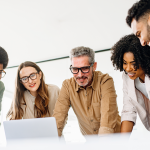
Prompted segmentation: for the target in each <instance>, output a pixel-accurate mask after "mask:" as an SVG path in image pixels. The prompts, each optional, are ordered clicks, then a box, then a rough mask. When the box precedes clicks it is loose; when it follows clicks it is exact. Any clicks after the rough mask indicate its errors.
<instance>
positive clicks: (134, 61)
mask: <svg viewBox="0 0 150 150" xmlns="http://www.w3.org/2000/svg"><path fill="white" fill-rule="evenodd" d="M123 61H125V60H124V59H123ZM125 62H126V61H125ZM134 62H135V60H134V61H131V62H130V63H134Z"/></svg>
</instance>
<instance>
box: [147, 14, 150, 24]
mask: <svg viewBox="0 0 150 150" xmlns="http://www.w3.org/2000/svg"><path fill="white" fill-rule="evenodd" d="M147 23H148V25H149V26H150V15H149V16H148V21H147Z"/></svg>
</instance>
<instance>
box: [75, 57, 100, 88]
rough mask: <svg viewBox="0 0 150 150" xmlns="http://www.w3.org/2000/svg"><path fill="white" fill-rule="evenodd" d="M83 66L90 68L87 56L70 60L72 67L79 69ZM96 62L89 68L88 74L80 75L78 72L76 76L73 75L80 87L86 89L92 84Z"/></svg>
mask: <svg viewBox="0 0 150 150" xmlns="http://www.w3.org/2000/svg"><path fill="white" fill-rule="evenodd" d="M84 66H90V64H89V57H88V56H80V57H74V58H72V67H77V68H81V67H84ZM96 67H97V62H95V63H94V64H93V66H91V67H90V71H89V72H88V73H82V72H81V70H79V72H78V74H73V76H74V79H75V80H76V82H77V83H78V84H79V85H80V86H83V87H84V88H86V87H87V86H89V85H90V84H91V83H92V79H93V72H94V71H95V70H96Z"/></svg>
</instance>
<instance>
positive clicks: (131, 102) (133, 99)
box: [0, 0, 150, 136]
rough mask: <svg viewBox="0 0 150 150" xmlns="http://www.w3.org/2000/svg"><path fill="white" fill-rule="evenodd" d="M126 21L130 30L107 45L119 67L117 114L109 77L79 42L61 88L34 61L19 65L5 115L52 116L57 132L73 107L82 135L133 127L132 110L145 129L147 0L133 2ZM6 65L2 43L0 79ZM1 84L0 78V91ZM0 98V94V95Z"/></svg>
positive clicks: (149, 119)
mask: <svg viewBox="0 0 150 150" xmlns="http://www.w3.org/2000/svg"><path fill="white" fill-rule="evenodd" d="M126 22H127V24H128V25H129V26H130V27H131V28H132V30H133V33H134V34H130V35H126V36H124V37H122V38H121V39H120V40H119V41H118V42H117V43H116V44H115V45H114V46H113V47H112V48H111V61H112V64H113V66H114V67H115V69H117V70H120V71H122V72H123V78H122V79H123V95H124V96H123V110H122V114H121V117H120V116H119V112H118V106H117V101H116V98H117V95H116V91H115V87H114V82H113V78H112V77H110V76H109V75H108V74H103V73H102V72H100V71H96V68H97V62H95V53H94V51H93V50H92V49H91V48H88V47H83V46H81V47H76V48H74V49H72V50H71V52H70V59H71V65H70V71H71V72H72V74H73V77H72V78H70V79H66V80H64V82H63V83H62V87H61V89H59V88H58V87H57V86H56V85H52V84H46V83H45V81H44V73H43V72H42V70H41V69H40V68H39V66H38V65H37V64H35V63H34V62H29V61H26V62H23V63H22V64H20V66H19V67H18V71H17V77H16V88H15V94H14V99H13V101H12V104H11V108H10V110H9V112H8V114H7V118H8V119H10V120H16V119H29V118H41V117H51V116H53V117H55V119H56V123H57V129H58V134H59V136H61V135H62V131H63V129H64V126H65V124H66V122H67V116H68V110H69V108H70V107H72V108H73V110H74V112H75V114H76V116H77V119H78V123H79V127H80V130H81V132H82V134H83V135H89V134H99V135H101V134H110V133H119V132H122V133H125V132H132V129H133V126H134V125H135V123H136V117H137V114H138V115H139V117H140V119H141V121H142V123H143V124H144V126H145V128H146V129H147V130H149V131H150V46H149V45H148V44H149V42H150V1H149V0H140V1H139V2H136V3H135V4H134V5H133V6H132V7H131V8H130V9H129V11H128V16H127V18H126ZM7 64H8V55H7V52H6V51H5V50H4V49H3V48H2V47H1V48H0V78H2V77H3V76H4V75H5V71H4V69H5V68H6V66H7ZM1 87H2V86H1V83H0V90H1ZM3 90H4V89H3ZM2 93H3V92H2ZM1 97H2V94H0V100H1Z"/></svg>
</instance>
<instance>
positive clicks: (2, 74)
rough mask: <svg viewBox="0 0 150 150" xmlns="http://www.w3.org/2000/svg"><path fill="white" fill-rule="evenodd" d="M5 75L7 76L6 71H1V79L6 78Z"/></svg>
mask: <svg viewBox="0 0 150 150" xmlns="http://www.w3.org/2000/svg"><path fill="white" fill-rule="evenodd" d="M5 74H6V73H5V71H3V70H1V71H0V77H1V78H3V77H4V76H5Z"/></svg>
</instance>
